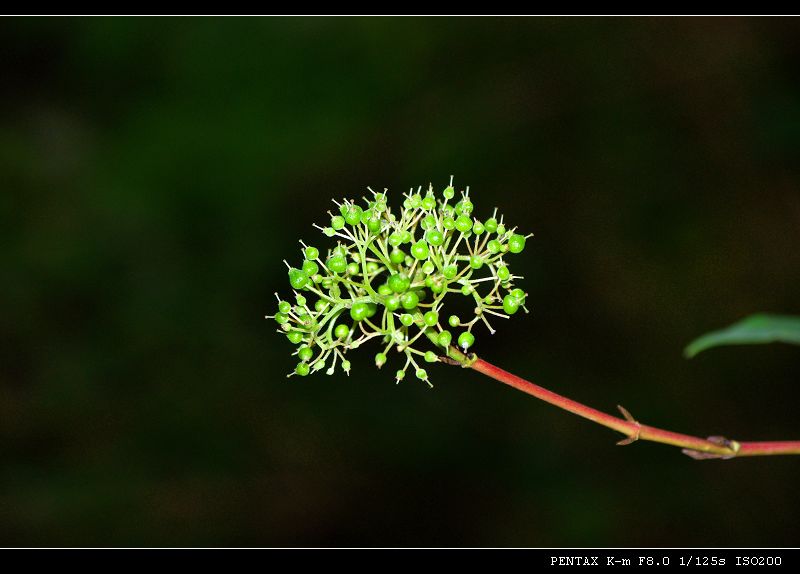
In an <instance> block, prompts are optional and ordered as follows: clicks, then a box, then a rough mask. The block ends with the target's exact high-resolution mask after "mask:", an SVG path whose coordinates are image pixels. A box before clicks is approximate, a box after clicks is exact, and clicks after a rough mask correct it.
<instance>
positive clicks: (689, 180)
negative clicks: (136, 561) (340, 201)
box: [0, 18, 800, 546]
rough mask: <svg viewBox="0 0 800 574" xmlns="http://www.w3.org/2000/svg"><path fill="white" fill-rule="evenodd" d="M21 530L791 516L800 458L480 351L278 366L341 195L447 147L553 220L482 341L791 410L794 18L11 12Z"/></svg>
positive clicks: (627, 530)
mask: <svg viewBox="0 0 800 574" xmlns="http://www.w3.org/2000/svg"><path fill="white" fill-rule="evenodd" d="M0 118H1V119H2V121H0V261H1V262H2V271H0V277H2V279H3V280H2V296H0V385H1V386H0V457H1V459H0V461H1V462H0V544H3V545H156V546H161V545H365V546H371V545H389V546H395V545H421V546H429V545H454V546H461V545H490V546H494V545H497V546H505V545H522V546H553V545H555V546H583V545H588V546H596V545H600V546H609V545H611V546H614V545H623V546H628V545H633V546H650V545H678V546H682V545H688V546H718V545H721V546H738V545H756V546H768V545H796V544H797V525H798V519H799V518H800V491H798V488H797V485H798V481H799V478H800V477H799V475H800V458H792V457H783V458H780V457H776V458H772V459H770V458H764V459H760V460H759V459H744V460H734V461H728V462H721V461H708V462H696V461H693V460H690V459H689V458H687V457H685V456H683V455H681V454H680V452H679V451H678V450H677V449H674V448H670V447H666V446H662V445H657V444H651V443H638V444H635V445H633V446H629V447H625V448H620V447H616V446H614V441H615V440H617V439H618V438H620V437H619V436H618V435H616V434H615V433H612V432H610V431H608V430H606V429H603V428H601V427H597V426H595V425H592V424H590V423H588V422H586V421H583V420H581V419H578V418H577V417H574V416H571V415H568V414H566V413H563V412H561V411H558V410H556V409H554V408H552V407H550V406H548V405H545V404H543V403H540V402H537V401H535V400H534V399H531V398H528V397H526V396H524V395H522V394H520V393H517V392H515V391H513V390H511V389H508V388H506V387H504V386H502V385H500V384H498V383H495V382H493V381H491V380H489V379H486V378H484V377H482V376H480V375H479V374H477V373H473V372H466V371H461V370H456V369H454V368H452V367H446V366H436V367H432V368H431V369H429V372H431V375H432V378H433V382H434V384H435V388H434V389H433V390H428V388H427V387H426V386H425V385H424V384H421V383H419V382H418V381H415V380H414V379H413V378H411V379H409V380H407V381H405V382H404V383H403V384H401V385H397V386H396V385H395V384H394V382H393V378H392V372H393V368H396V367H393V365H390V367H393V368H391V369H389V370H388V372H387V370H386V369H384V370H383V371H380V372H379V371H377V370H375V368H374V367H372V366H371V365H370V360H371V356H372V354H373V353H374V352H375V351H374V349H373V350H372V351H367V350H364V351H363V352H361V353H353V354H352V357H353V362H354V372H353V374H352V376H351V377H350V378H346V377H342V376H340V375H337V376H335V377H326V376H325V375H323V374H319V375H316V376H311V377H308V378H306V379H298V378H296V377H295V378H292V379H289V380H287V379H286V378H285V377H284V375H285V373H287V372H289V371H290V369H291V368H292V367H293V365H294V360H293V359H292V357H290V351H291V345H290V344H289V343H288V342H287V341H286V340H285V338H284V337H282V336H279V335H277V334H276V333H275V324H274V323H273V322H271V321H265V320H264V319H263V316H264V314H265V313H268V312H273V311H274V306H275V300H274V296H273V294H272V293H273V292H274V291H277V290H281V291H283V292H286V287H287V279H286V272H285V268H284V265H283V263H282V262H281V259H283V258H297V257H298V255H299V252H298V251H297V248H298V244H297V240H298V239H301V238H303V239H306V240H313V241H314V242H316V243H317V244H318V245H324V244H325V243H324V241H323V239H322V238H321V236H320V235H319V234H318V233H317V232H316V231H315V230H314V229H312V227H311V224H312V223H313V222H319V223H321V222H323V221H324V220H325V219H326V217H327V216H326V215H325V212H326V211H327V210H328V209H329V208H330V206H331V204H330V203H329V200H330V198H332V197H343V196H345V195H347V196H351V197H358V196H361V195H362V193H363V192H364V189H365V187H366V186H367V185H370V186H373V187H375V188H383V187H388V188H390V189H391V190H393V191H395V192H397V193H399V192H402V191H406V190H407V189H408V188H410V187H411V186H417V185H426V184H427V183H428V182H433V183H434V185H436V186H437V188H438V189H441V188H442V187H443V186H444V185H445V184H446V182H447V181H448V179H449V176H450V175H451V174H454V175H455V176H456V184H457V185H458V186H464V185H469V186H470V187H471V190H472V195H473V198H474V200H475V202H476V206H477V207H476V214H477V215H478V216H480V217H487V216H488V214H489V212H490V211H491V209H492V208H493V207H494V206H498V207H500V208H501V209H502V210H503V211H505V212H506V213H507V214H508V216H509V218H510V219H511V220H512V222H513V223H515V224H518V225H519V226H521V228H522V229H525V230H528V231H532V232H534V233H535V234H536V238H535V239H534V240H531V241H530V242H529V244H528V247H527V248H526V250H525V252H524V253H523V254H522V255H519V256H517V257H516V258H515V259H514V269H515V272H516V273H518V274H523V275H525V277H526V281H525V282H524V286H525V288H526V289H527V291H528V292H529V293H530V295H529V302H530V304H531V306H532V308H533V312H532V314H531V315H530V316H527V317H525V316H517V317H515V318H514V320H513V322H511V323H509V324H507V325H505V326H504V328H503V329H502V330H501V331H499V333H498V334H497V335H496V336H495V337H494V338H490V337H489V336H488V335H483V336H481V337H480V338H479V339H478V344H477V346H476V351H477V352H478V353H479V354H481V355H482V356H484V357H485V358H487V359H489V360H491V361H492V362H495V363H497V364H500V365H502V366H504V367H505V368H507V369H509V370H511V371H514V372H516V373H518V374H520V375H523V376H527V377H530V378H532V379H533V380H535V381H537V382H539V383H541V384H544V385H545V386H548V387H550V388H552V389H554V390H557V391H560V392H563V393H565V394H567V395H568V396H572V397H574V398H576V399H579V400H582V401H585V402H587V403H589V404H591V405H593V406H596V407H598V408H601V409H603V410H606V411H612V410H613V409H614V406H615V405H616V404H617V403H621V404H623V405H624V406H626V407H627V408H628V409H629V410H631V411H632V412H633V414H634V415H636V416H637V417H638V418H639V419H640V420H642V421H643V422H645V423H648V424H654V425H659V426H665V427H668V428H670V429H674V430H678V431H684V432H689V433H692V434H698V435H702V436H705V435H709V434H720V433H721V434H725V435H727V436H730V437H732V438H739V439H743V440H757V439H792V438H794V439H798V438H800V421H798V416H797V404H798V397H799V396H800V392H799V391H798V380H799V379H798V377H799V376H800V351H798V350H795V349H794V348H791V347H788V346H780V345H775V346H763V347H750V348H726V349H718V350H713V351H709V352H708V353H705V354H702V355H700V356H699V357H698V358H697V359H694V360H692V361H687V360H685V359H683V358H682V356H681V350H682V348H683V346H684V345H685V344H686V343H687V342H689V341H690V340H691V339H692V338H694V337H695V336H697V335H699V334H701V333H703V332H705V331H707V330H711V329H715V328H718V327H721V326H723V325H726V324H728V323H731V322H733V321H734V320H737V319H739V318H740V317H742V316H744V315H746V314H748V313H751V312H755V311H774V312H795V313H797V312H800V294H799V293H800V249H798V245H800V193H799V192H798V189H799V186H800V163H799V162H798V157H799V156H800V153H798V152H799V151H800V25H798V21H797V20H791V19H785V20H775V19H663V18H649V19H557V18H542V19H517V20H513V19H487V18H475V19H445V18H437V19H370V18H360V19H36V20H28V19H3V20H2V21H0Z"/></svg>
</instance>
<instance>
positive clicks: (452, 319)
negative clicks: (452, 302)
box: [447, 315, 461, 327]
mask: <svg viewBox="0 0 800 574" xmlns="http://www.w3.org/2000/svg"><path fill="white" fill-rule="evenodd" d="M447 324H448V325H450V326H451V327H458V326H459V325H460V324H461V319H459V318H458V315H450V316H449V317H448V318H447Z"/></svg>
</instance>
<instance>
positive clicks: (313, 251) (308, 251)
mask: <svg viewBox="0 0 800 574" xmlns="http://www.w3.org/2000/svg"><path fill="white" fill-rule="evenodd" d="M303 253H304V254H305V256H306V260H308V261H313V260H314V259H316V258H317V257H319V249H317V248H316V247H306V248H305V250H304V251H303Z"/></svg>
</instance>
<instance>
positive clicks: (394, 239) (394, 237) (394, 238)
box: [388, 231, 404, 247]
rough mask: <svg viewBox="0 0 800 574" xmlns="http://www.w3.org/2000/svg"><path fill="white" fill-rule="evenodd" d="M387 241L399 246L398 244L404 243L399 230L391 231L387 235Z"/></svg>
mask: <svg viewBox="0 0 800 574" xmlns="http://www.w3.org/2000/svg"><path fill="white" fill-rule="evenodd" d="M388 241H389V245H391V246H392V247H399V246H400V245H402V244H403V243H404V241H403V234H402V233H400V232H397V231H395V232H394V233H392V234H391V235H390V236H389V239H388Z"/></svg>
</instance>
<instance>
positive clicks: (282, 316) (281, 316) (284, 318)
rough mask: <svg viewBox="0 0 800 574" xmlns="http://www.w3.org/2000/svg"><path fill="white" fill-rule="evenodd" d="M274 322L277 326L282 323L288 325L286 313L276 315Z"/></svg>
mask: <svg viewBox="0 0 800 574" xmlns="http://www.w3.org/2000/svg"><path fill="white" fill-rule="evenodd" d="M275 322H276V323H278V325H283V324H284V323H288V322H289V316H288V315H286V313H276V314H275Z"/></svg>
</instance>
